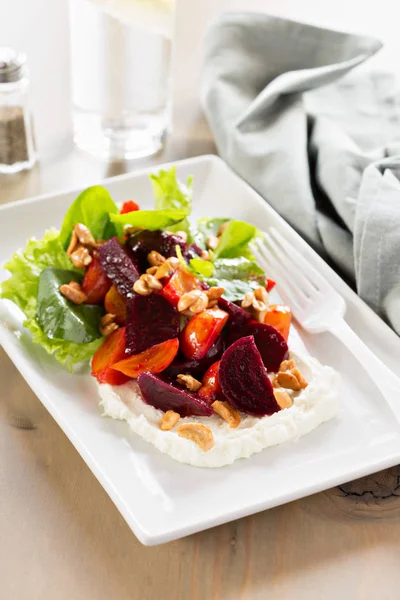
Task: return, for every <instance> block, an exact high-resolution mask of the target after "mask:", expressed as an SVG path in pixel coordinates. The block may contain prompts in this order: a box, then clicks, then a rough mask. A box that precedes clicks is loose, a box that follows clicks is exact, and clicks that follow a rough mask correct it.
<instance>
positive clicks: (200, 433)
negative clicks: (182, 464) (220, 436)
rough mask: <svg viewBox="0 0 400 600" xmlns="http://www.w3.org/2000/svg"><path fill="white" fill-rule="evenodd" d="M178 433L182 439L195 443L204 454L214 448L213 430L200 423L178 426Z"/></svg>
mask: <svg viewBox="0 0 400 600" xmlns="http://www.w3.org/2000/svg"><path fill="white" fill-rule="evenodd" d="M176 432H177V434H178V435H179V436H180V437H184V438H186V439H187V440H191V441H192V442H195V444H197V445H198V446H200V448H201V449H202V450H203V452H207V450H211V448H212V447H213V446H214V436H213V433H212V431H211V429H209V428H208V427H206V426H205V425H201V424H200V423H182V424H181V425H178V427H177V428H176Z"/></svg>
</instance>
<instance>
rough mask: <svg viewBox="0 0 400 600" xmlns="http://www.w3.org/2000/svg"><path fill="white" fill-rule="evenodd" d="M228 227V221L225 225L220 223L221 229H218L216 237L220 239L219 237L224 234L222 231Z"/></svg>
mask: <svg viewBox="0 0 400 600" xmlns="http://www.w3.org/2000/svg"><path fill="white" fill-rule="evenodd" d="M228 225H229V221H226V223H222V225H221V227H220V228H219V229H218V233H217V236H218V237H221V235H222V234H223V233H224V231H225V229H226V228H227V227H228Z"/></svg>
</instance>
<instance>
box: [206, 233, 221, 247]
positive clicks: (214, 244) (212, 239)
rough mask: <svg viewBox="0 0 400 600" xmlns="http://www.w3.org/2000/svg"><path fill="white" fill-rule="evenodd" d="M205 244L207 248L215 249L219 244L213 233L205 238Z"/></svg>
mask: <svg viewBox="0 0 400 600" xmlns="http://www.w3.org/2000/svg"><path fill="white" fill-rule="evenodd" d="M206 244H207V248H208V249H209V250H215V249H216V247H217V246H218V244H219V239H218V238H217V237H216V236H215V235H209V236H208V238H207V239H206Z"/></svg>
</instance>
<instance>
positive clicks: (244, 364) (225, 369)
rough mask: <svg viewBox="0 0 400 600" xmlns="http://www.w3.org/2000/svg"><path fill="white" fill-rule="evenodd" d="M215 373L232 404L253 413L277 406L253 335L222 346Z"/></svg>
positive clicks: (269, 411)
mask: <svg viewBox="0 0 400 600" xmlns="http://www.w3.org/2000/svg"><path fill="white" fill-rule="evenodd" d="M218 375H219V381H220V384H221V388H222V392H223V394H224V396H225V397H226V398H227V399H228V400H229V402H230V403H231V404H232V406H233V407H234V408H237V409H238V410H241V411H242V412H244V413H247V414H250V415H256V416H264V415H272V414H273V413H275V412H278V411H279V410H280V408H279V405H278V403H277V401H276V400H275V396H274V390H273V388H272V384H271V382H270V380H269V378H268V375H267V373H266V370H265V367H264V365H263V361H262V358H261V355H260V353H259V351H258V350H257V346H256V345H255V343H254V337H253V336H251V335H249V336H247V337H244V338H241V339H240V340H237V341H236V342H235V343H234V344H232V346H230V347H229V348H228V350H225V352H224V354H223V355H222V358H221V362H220V365H219V370H218Z"/></svg>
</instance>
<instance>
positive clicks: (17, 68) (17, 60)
mask: <svg viewBox="0 0 400 600" xmlns="http://www.w3.org/2000/svg"><path fill="white" fill-rule="evenodd" d="M25 63H26V56H25V54H17V53H16V52H15V50H13V49H12V48H5V47H0V83H11V82H13V81H18V80H19V79H22V77H23V76H24V72H25Z"/></svg>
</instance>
